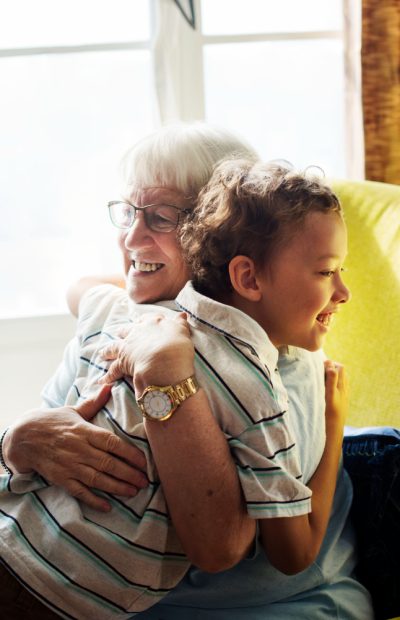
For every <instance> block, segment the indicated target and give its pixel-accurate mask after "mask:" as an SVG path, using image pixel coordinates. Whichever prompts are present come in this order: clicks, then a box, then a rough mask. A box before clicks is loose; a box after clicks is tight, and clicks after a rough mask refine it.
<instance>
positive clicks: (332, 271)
mask: <svg viewBox="0 0 400 620" xmlns="http://www.w3.org/2000/svg"><path fill="white" fill-rule="evenodd" d="M337 271H339V272H340V273H343V272H344V271H346V269H345V268H344V267H341V268H340V269H327V270H326V271H320V274H321V276H325V277H326V278H331V277H332V276H333V275H334V274H335V273H336V272H337Z"/></svg>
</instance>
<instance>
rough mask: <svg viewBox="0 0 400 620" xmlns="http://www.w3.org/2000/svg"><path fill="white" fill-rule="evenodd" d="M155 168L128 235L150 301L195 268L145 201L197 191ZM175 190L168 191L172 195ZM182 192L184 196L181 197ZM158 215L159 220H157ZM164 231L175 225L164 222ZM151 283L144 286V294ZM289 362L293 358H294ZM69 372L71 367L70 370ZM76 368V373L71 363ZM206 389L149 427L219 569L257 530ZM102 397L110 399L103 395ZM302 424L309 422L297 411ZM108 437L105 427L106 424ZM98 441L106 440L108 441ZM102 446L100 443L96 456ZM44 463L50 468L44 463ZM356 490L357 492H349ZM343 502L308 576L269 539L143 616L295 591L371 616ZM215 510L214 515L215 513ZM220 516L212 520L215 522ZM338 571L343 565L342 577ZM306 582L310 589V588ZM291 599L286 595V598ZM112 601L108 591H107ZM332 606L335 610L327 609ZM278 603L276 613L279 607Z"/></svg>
mask: <svg viewBox="0 0 400 620" xmlns="http://www.w3.org/2000/svg"><path fill="white" fill-rule="evenodd" d="M156 170H157V174H156V175H155V177H153V182H152V186H151V187H150V188H149V187H147V186H146V183H145V188H140V189H139V188H138V187H137V186H136V187H135V189H134V190H133V191H132V192H131V195H130V196H129V198H130V202H135V207H136V209H137V207H139V210H136V224H135V226H134V227H133V228H131V229H130V232H129V233H126V234H125V235H122V240H123V252H124V257H125V267H126V272H127V285H128V292H129V294H130V297H131V298H133V299H136V298H137V297H138V298H139V300H140V301H141V302H144V301H154V300H155V299H157V296H156V293H155V288H153V283H157V286H159V287H160V288H162V289H163V291H164V295H166V296H173V295H175V294H176V292H177V290H174V284H175V285H178V283H179V288H180V287H181V286H182V281H180V282H179V276H180V275H181V277H182V279H185V280H186V278H187V272H186V268H185V267H184V265H183V262H182V261H179V260H178V259H177V255H178V249H177V246H176V242H174V243H175V245H174V243H168V240H167V239H166V238H165V240H164V241H161V240H160V237H159V235H157V233H159V232H160V231H157V230H154V228H155V227H157V226H160V225H162V224H160V220H159V219H158V218H159V215H160V214H159V213H158V212H157V210H156V209H153V208H151V209H150V210H148V211H147V213H146V210H144V211H142V212H141V211H140V207H145V206H146V207H148V206H149V205H158V206H159V205H160V204H161V203H160V200H162V201H163V203H162V204H164V200H165V201H167V200H168V202H167V205H170V206H171V201H172V199H174V201H173V202H174V204H173V207H174V208H179V209H181V210H184V209H186V208H187V206H186V205H187V202H186V201H187V199H188V193H189V192H182V193H181V194H180V195H179V192H176V190H171V189H170V187H169V185H170V183H168V182H166V179H165V178H162V177H160V173H159V168H156ZM150 183H151V182H150ZM173 185H174V187H175V188H176V187H178V182H177V181H176V180H175V183H174V184H173ZM154 186H157V187H154ZM160 186H161V187H162V188H163V189H164V190H165V194H164V196H163V197H162V198H160V194H159V193H157V190H160ZM133 193H134V199H133V198H132V194H133ZM167 193H168V195H169V198H167ZM182 194H183V195H182ZM180 200H181V202H178V201H180ZM154 217H156V219H154ZM161 219H165V218H164V217H162V218H161ZM155 221H156V222H158V224H155V223H154V222H155ZM171 232H172V231H171ZM155 233H156V234H155ZM160 234H161V233H160ZM164 234H168V233H167V232H166V231H165V230H164ZM164 269H165V278H160V273H162V272H163V271H164ZM178 290H179V289H178ZM143 292H144V294H143V296H142V297H140V296H141V293H143ZM155 350H156V349H155ZM71 360H72V353H71V349H70V351H69V353H68V354H67V356H66V359H65V365H66V367H67V368H68V365H69V364H71ZM146 363H148V364H150V365H151V367H152V368H153V371H152V372H153V373H154V372H155V375H154V374H153V376H155V377H157V378H158V380H159V382H162V379H161V376H160V372H161V369H160V368H159V369H158V374H157V372H156V371H157V355H155V356H154V358H153V359H152V356H151V355H148V357H147V360H146ZM154 363H155V365H154ZM290 366H291V364H290V358H289V359H286V368H287V369H288V370H287V372H286V375H287V378H288V385H290V384H291V378H292V379H293V376H292V375H293V370H291V369H290ZM154 368H155V369H156V371H155V370H154ZM282 368H283V369H284V368H285V363H283V365H282ZM172 371H174V369H173V368H168V373H169V380H171V372H172ZM66 374H67V375H68V372H67V373H66ZM181 374H182V373H181V371H180V369H179V372H177V379H178V375H179V379H181ZM69 375H70V376H71V373H69ZM63 381H66V377H65V375H63V373H58V374H57V375H56V380H55V381H53V383H52V384H50V385H49V386H48V387H47V390H46V391H45V398H46V400H47V402H48V403H49V404H50V403H51V404H52V405H54V404H59V405H61V404H62V395H63V394H65V389H66V387H69V385H70V381H69V385H68V386H66V385H65V383H64V384H63ZM305 383H306V380H305V378H304V377H303V384H305ZM292 385H293V395H292V394H291V397H292V400H293V402H294V403H295V402H296V389H299V387H301V389H304V385H302V386H299V380H298V378H297V380H296V381H294V379H293V382H292ZM199 398H202V397H201V396H200V397H196V401H195V400H194V399H192V400H191V399H188V400H187V401H185V402H184V403H183V404H182V405H181V408H182V413H183V412H184V415H180V416H176V417H174V425H173V426H172V425H171V426H169V427H164V428H163V429H161V427H159V426H158V427H157V426H156V425H153V428H152V431H151V432H149V440H150V443H151V446H152V450H153V453H154V456H155V459H156V462H157V466H158V469H159V471H160V477H161V479H162V482H163V486H164V491H165V494H166V497H167V501H168V505H169V507H170V511H171V516H172V519H173V522H174V525H175V528H176V530H177V533H178V536H179V538H180V540H181V542H182V545H183V547H184V549H185V551H186V553H187V554H188V556H189V558H190V559H191V560H192V562H193V563H194V564H197V565H198V566H200V568H205V569H206V570H207V571H217V570H221V569H222V568H228V567H229V566H232V565H233V564H235V563H236V562H237V561H238V560H240V559H241V558H242V557H244V556H245V555H246V554H247V552H248V551H249V549H250V544H251V541H252V539H253V535H254V530H253V528H252V525H251V523H249V519H248V518H246V514H245V511H244V509H243V506H242V502H241V497H240V487H239V485H238V482H237V477H236V472H235V468H234V467H232V462H231V459H230V456H229V451H228V450H227V447H226V442H225V439H224V437H223V435H222V434H221V432H220V431H219V429H218V427H216V424H215V421H214V420H213V417H212V415H210V411H209V409H208V406H207V402H206V401H205V400H204V401H201V400H199ZM194 402H195V403H196V406H195V407H194V406H193V403H194ZM98 404H100V405H101V404H102V401H101V399H100V401H99V402H98ZM87 408H88V410H89V411H83V413H84V414H85V413H89V414H90V411H91V405H90V404H89V406H88V407H87ZM59 413H61V415H64V414H68V415H69V414H70V411H68V410H64V409H61V410H60V411H59ZM30 417H31V419H29V418H28V419H27V420H26V421H25V422H24V423H21V424H20V425H19V427H18V426H16V428H14V429H10V430H9V431H8V433H6V435H5V442H4V446H3V453H4V457H5V462H6V463H7V465H8V467H10V468H11V469H13V467H14V469H16V470H17V471H24V470H25V471H26V470H29V469H32V468H33V467H32V464H31V465H30V466H29V464H28V461H26V462H25V464H23V465H22V467H20V468H19V469H18V465H17V462H16V459H15V457H14V459H13V441H14V440H15V437H18V433H19V434H20V436H22V435H23V433H24V432H26V429H27V427H29V424H32V418H33V422H34V423H35V424H37V420H36V419H35V418H34V414H31V416H30ZM175 421H176V422H175ZM298 424H301V422H300V421H298ZM12 431H13V432H14V439H13V435H12ZM103 437H105V436H104V431H103ZM107 440H109V438H107ZM98 445H100V447H101V442H99V444H98ZM109 449H110V450H111V451H115V452H116V454H121V452H122V448H120V447H119V446H113V445H112V444H111V447H110V448H109ZM17 453H18V450H15V448H14V454H17ZM95 456H96V455H95V454H94V453H93V452H92V458H95ZM121 456H123V454H121ZM127 456H128V455H127ZM17 458H18V457H17ZM129 458H130V459H133V458H135V459H137V458H138V457H137V455H136V453H135V454H134V455H133V453H130V454H129ZM92 462H93V461H90V460H88V464H89V466H92ZM199 463H201V469H199V467H198V464H199ZM118 465H119V463H118ZM36 469H38V467H36ZM43 473H44V474H45V472H44V471H43ZM124 475H126V474H125V473H124ZM102 480H103V481H104V480H105V483H104V484H106V485H107V484H117V483H118V481H114V480H112V479H111V481H109V479H108V478H105V479H104V478H101V477H100V484H97V485H96V486H97V488H101V484H102ZM118 484H119V483H118ZM341 484H342V487H343V491H344V495H346V491H348V490H349V489H348V488H347V489H345V488H344V487H345V485H346V480H345V479H342V483H341ZM339 486H340V485H338V488H339ZM105 490H108V489H105ZM348 495H349V496H350V493H348ZM86 497H87V499H88V501H94V500H93V498H92V495H91V492H90V491H89V494H88V495H87V496H86ZM337 503H339V504H340V503H341V504H342V505H341V506H337V509H336V510H335V513H336V514H335V515H334V517H335V519H334V520H331V524H330V526H329V529H330V530H331V533H333V537H332V536H328V537H327V540H326V541H325V543H324V545H323V549H322V552H321V557H320V559H319V564H320V567H319V568H318V569H316V567H315V566H312V567H311V569H312V570H310V569H309V570H307V571H306V575H305V579H302V580H300V582H299V580H296V578H293V579H292V578H288V577H284V576H283V575H282V574H280V573H278V572H277V571H275V572H274V569H273V568H272V567H271V565H269V564H268V561H267V559H266V557H265V555H264V554H263V551H262V549H261V548H260V549H258V548H257V549H255V550H253V552H254V555H252V556H248V558H247V559H245V560H244V561H243V562H241V563H240V564H239V565H238V566H237V567H236V568H233V569H231V570H230V571H226V572H223V573H221V574H220V575H218V576H217V575H214V576H212V575H207V574H206V573H202V572H201V571H198V570H197V569H192V570H191V571H190V572H189V574H188V576H187V577H186V578H185V580H184V581H183V582H182V584H181V585H180V586H178V587H177V588H176V589H175V591H174V592H172V593H171V594H170V595H169V596H168V597H167V599H165V602H164V604H159V605H156V606H155V607H154V608H153V611H149V612H145V613H144V614H142V615H143V617H146V618H147V617H149V618H153V617H154V618H159V617H170V618H186V617H188V615H190V616H191V617H192V616H193V613H195V614H196V617H199V618H201V617H204V618H212V617H216V618H225V617H226V618H228V617H229V618H249V617H254V618H264V617H282V618H284V617H285V618H286V617H287V614H288V613H289V608H288V607H287V604H288V603H290V601H291V600H292V602H293V603H294V604H295V609H296V611H295V613H296V617H304V618H306V617H313V614H314V617H316V614H318V613H320V616H318V617H321V618H322V617H324V616H323V613H326V617H327V618H328V617H332V611H333V610H335V611H336V612H338V610H339V608H338V602H337V600H338V598H339V599H341V598H342V596H343V595H344V600H343V601H341V607H340V612H343V613H342V615H339V617H343V618H356V617H359V616H357V615H354V605H355V604H356V605H357V613H359V610H360V606H361V607H362V606H363V605H364V607H363V613H364V616H363V617H369V616H368V613H369V612H368V602H367V597H365V593H363V592H362V589H361V588H358V586H357V583H356V582H354V581H353V580H352V579H350V574H351V567H352V561H353V560H352V548H351V545H349V544H342V545H339V548H338V549H336V547H337V546H338V545H333V539H334V540H335V542H338V541H339V540H340V538H341V531H342V529H343V527H344V524H345V522H346V516H347V511H348V502H343V496H342V497H341V498H339V501H338V502H337ZM339 508H340V509H339ZM213 517H214V520H213V521H210V518H213ZM333 521H334V525H333V524H332V523H333ZM211 522H212V523H213V527H210V523H211ZM193 531H194V532H195V535H194V536H193ZM346 536H348V532H347V533H346ZM347 543H348V541H347ZM334 550H335V553H334ZM333 567H334V569H333ZM330 573H334V578H333V575H332V574H330ZM328 581H330V582H332V583H334V587H332V583H330V584H329V586H328V583H327V582H328ZM304 591H307V594H306V595H305V594H304ZM349 593H351V596H352V600H349V598H350V597H349V596H347V597H346V594H347V595H349ZM337 594H338V595H339V596H338V598H337V596H336V595H337ZM346 598H347V600H346ZM285 599H286V601H285V603H284V605H283V603H282V601H284V600H285ZM106 604H107V601H105V605H106ZM282 605H283V606H282ZM324 609H326V612H324V611H323V610H324ZM274 612H275V615H273V614H274ZM300 612H301V613H300ZM153 614H155V615H153ZM160 614H161V616H160ZM271 614H272V615H271ZM279 614H281V615H279ZM284 614H286V615H284ZM346 614H347V615H346ZM365 614H367V615H365ZM40 617H46V616H44V615H43V616H40ZM78 617H80V616H79V615H78ZM82 617H83V616H82Z"/></svg>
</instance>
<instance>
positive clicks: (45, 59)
mask: <svg viewBox="0 0 400 620" xmlns="http://www.w3.org/2000/svg"><path fill="white" fill-rule="evenodd" d="M150 76H151V58H150V52H148V51H147V50H138V51H124V52H121V51H118V52H96V53H85V54H65V55H63V54H61V55H38V56H36V55H35V56H32V57H25V56H22V57H14V58H3V59H1V61H0V83H1V84H2V97H1V98H0V136H1V138H0V158H1V161H2V162H3V163H2V166H1V167H0V205H1V227H0V254H1V262H0V289H1V291H2V303H1V304H0V314H1V315H2V316H16V315H29V314H32V313H33V314H35V313H40V312H41V313H46V312H54V311H63V310H65V290H66V287H67V286H68V284H69V283H70V282H72V281H73V280H74V279H75V278H77V277H78V276H80V275H82V274H85V273H99V272H102V271H103V272H104V271H113V270H119V267H120V261H119V256H118V253H117V250H116V242H115V233H114V229H113V227H112V225H111V223H110V221H109V218H108V212H107V208H106V206H105V205H106V203H107V201H108V200H112V199H115V197H117V198H118V196H119V194H118V192H117V188H116V185H117V178H118V174H117V172H118V164H119V161H120V159H121V156H122V155H123V153H124V152H125V151H126V149H127V148H129V147H130V146H131V145H132V144H133V143H134V142H135V141H136V140H137V139H139V138H140V137H141V136H143V135H144V134H146V133H148V132H149V131H151V129H152V126H153V117H152V107H151V102H152V98H153V95H152V89H151V81H150Z"/></svg>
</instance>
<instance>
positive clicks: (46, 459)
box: [2, 387, 147, 511]
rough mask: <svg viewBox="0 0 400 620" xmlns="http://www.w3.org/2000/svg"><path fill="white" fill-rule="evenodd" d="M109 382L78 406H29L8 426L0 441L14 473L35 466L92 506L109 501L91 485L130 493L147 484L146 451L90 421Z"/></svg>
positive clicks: (104, 505)
mask: <svg viewBox="0 0 400 620" xmlns="http://www.w3.org/2000/svg"><path fill="white" fill-rule="evenodd" d="M109 397H110V389H109V387H103V388H102V389H101V390H100V391H99V393H98V394H97V395H96V396H95V397H94V398H91V399H87V400H85V401H84V402H83V403H81V404H80V405H78V406H76V407H57V408H54V409H43V408H41V409H32V410H31V411H29V412H27V413H26V414H25V415H23V416H21V417H20V418H19V419H18V420H16V421H15V422H14V423H13V424H11V426H10V427H9V428H8V430H7V432H6V434H5V436H4V439H3V444H2V451H3V457H4V460H5V462H6V464H7V466H8V468H9V469H10V470H11V471H12V472H13V473H29V472H32V471H35V472H37V473H39V474H40V475H41V476H43V477H44V478H45V479H46V480H47V482H49V483H51V484H55V485H59V486H62V487H64V488H65V489H66V490H67V491H68V493H69V494H70V495H72V496H74V497H76V498H77V499H79V500H81V501H82V502H84V503H86V504H87V505H88V506H91V507H92V508H94V509H97V510H101V511H109V510H110V508H111V507H110V505H109V503H108V502H107V501H106V500H105V499H103V498H101V497H99V496H98V495H96V494H95V493H94V492H93V490H92V489H93V488H95V489H99V490H102V491H105V492H109V493H114V494H116V495H124V496H134V495H136V494H137V492H138V490H140V489H141V488H143V487H144V486H147V478H146V476H145V474H144V473H143V471H141V470H144V469H145V467H146V459H145V457H144V455H143V454H142V453H141V452H140V450H138V449H137V448H135V447H134V446H131V445H130V444H127V443H126V442H125V441H123V440H122V439H120V438H119V437H117V436H116V435H114V434H113V433H111V432H109V431H107V430H106V429H102V428H99V427H96V426H93V425H92V424H90V423H89V422H88V420H90V419H91V418H92V417H93V416H94V415H96V413H97V412H98V411H99V410H100V409H101V408H102V407H103V406H104V405H105V404H106V403H107V401H108V399H109Z"/></svg>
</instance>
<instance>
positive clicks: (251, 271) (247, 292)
mask: <svg viewBox="0 0 400 620" xmlns="http://www.w3.org/2000/svg"><path fill="white" fill-rule="evenodd" d="M229 277H230V280H231V284H232V287H233V289H234V290H235V291H236V293H238V295H240V296H241V297H244V298H245V299H247V300H249V301H259V300H260V299H261V291H260V289H259V286H258V280H257V278H256V268H255V265H254V261H253V259H251V258H249V257H248V256H235V257H234V258H232V260H231V262H230V263H229Z"/></svg>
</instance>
